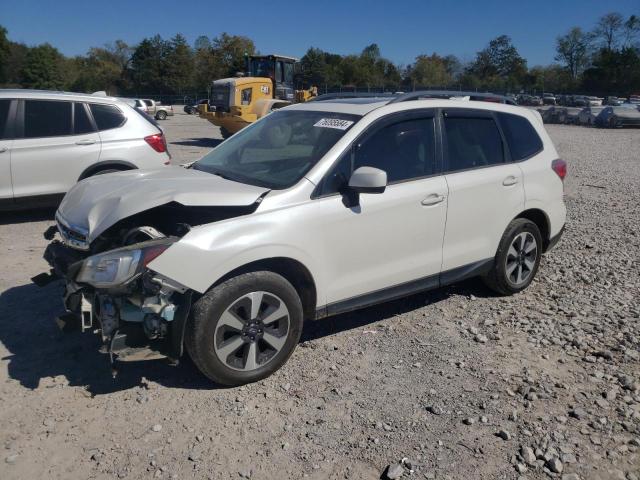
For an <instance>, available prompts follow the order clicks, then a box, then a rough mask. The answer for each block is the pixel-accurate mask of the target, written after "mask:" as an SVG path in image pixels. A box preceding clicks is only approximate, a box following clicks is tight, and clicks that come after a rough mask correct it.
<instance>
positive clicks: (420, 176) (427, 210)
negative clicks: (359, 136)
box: [314, 112, 447, 308]
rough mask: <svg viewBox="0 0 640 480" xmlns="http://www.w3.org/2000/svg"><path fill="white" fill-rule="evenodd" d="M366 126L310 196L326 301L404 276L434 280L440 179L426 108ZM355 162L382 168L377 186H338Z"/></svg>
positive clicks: (442, 216)
mask: <svg viewBox="0 0 640 480" xmlns="http://www.w3.org/2000/svg"><path fill="white" fill-rule="evenodd" d="M370 132H371V133H369V134H366V136H365V137H364V139H363V140H362V141H358V144H357V145H356V146H354V147H353V148H352V149H350V151H349V152H346V153H345V155H343V157H342V158H341V159H340V160H339V161H338V162H337V164H336V165H335V166H334V167H333V169H332V170H331V171H330V173H329V174H328V175H327V176H326V177H325V180H324V181H323V182H322V184H321V186H320V191H319V198H317V199H316V200H315V201H317V202H319V205H318V207H319V208H317V209H316V210H314V211H316V212H318V215H319V218H318V219H317V224H318V225H322V229H321V231H319V233H318V234H319V235H321V236H322V238H323V239H324V244H325V248H326V250H327V253H326V257H325V258H328V259H329V261H328V262H327V264H326V265H325V269H326V270H325V275H326V277H325V278H329V279H331V281H330V282H328V287H327V298H326V301H327V303H328V304H330V305H331V304H336V303H338V302H344V301H350V300H353V299H354V298H356V299H357V297H360V296H363V295H366V294H370V295H376V294H377V293H380V294H381V295H382V296H385V293H384V292H385V291H387V292H388V291H389V289H393V288H394V287H395V288H402V285H403V284H408V282H413V283H412V285H422V286H423V287H424V288H430V287H434V286H437V284H438V274H439V272H440V267H441V263H442V238H443V234H444V227H445V220H446V212H447V186H446V182H445V179H444V177H442V176H441V175H440V174H439V165H438V162H437V158H438V156H437V153H438V151H437V148H436V142H435V138H436V135H435V122H434V117H433V114H432V113H429V112H426V113H425V112H421V114H420V115H419V116H417V117H416V116H415V114H414V115H413V116H406V115H405V116H403V117H402V118H396V119H386V120H385V123H384V124H382V125H380V124H379V125H377V126H375V125H374V127H373V128H372V129H370ZM361 166H371V167H376V168H379V169H382V170H384V171H385V172H386V173H387V181H388V186H387V188H386V189H385V191H384V192H383V193H379V194H360V195H358V197H359V198H356V197H355V196H354V195H350V194H349V192H348V190H345V185H346V183H347V181H348V178H349V177H350V175H351V172H352V171H353V170H355V169H357V168H359V167H361ZM339 192H342V193H339ZM322 204H324V205H322ZM387 296H388V295H387ZM330 308H331V307H330Z"/></svg>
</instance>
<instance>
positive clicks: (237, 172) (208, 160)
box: [193, 110, 360, 189]
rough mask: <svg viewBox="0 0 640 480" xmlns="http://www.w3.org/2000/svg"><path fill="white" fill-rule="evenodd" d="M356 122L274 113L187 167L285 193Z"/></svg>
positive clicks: (343, 116) (324, 114) (321, 115)
mask: <svg viewBox="0 0 640 480" xmlns="http://www.w3.org/2000/svg"><path fill="white" fill-rule="evenodd" d="M359 118H360V117H359V116H357V115H348V114H342V113H333V112H318V111H301V110H297V111H296V110H293V111H291V110H279V111H275V112H272V113H270V114H269V115H267V116H266V117H265V118H264V119H263V120H261V121H259V122H256V123H254V124H252V125H250V126H248V127H246V128H244V129H243V130H241V131H240V132H238V133H236V134H235V135H233V136H232V137H231V138H229V139H228V140H226V141H224V142H222V143H221V144H220V145H219V146H218V147H216V148H215V149H213V150H212V151H211V152H209V153H208V154H207V155H205V156H204V157H202V158H201V159H200V160H198V161H197V162H196V163H195V164H194V165H193V168H194V169H196V170H202V171H205V172H209V173H212V174H214V175H219V176H221V177H223V178H227V179H229V180H233V181H236V182H241V183H248V184H250V185H257V186H262V187H267V188H273V189H283V188H289V187H291V186H293V185H295V184H296V183H297V182H298V181H299V180H300V179H301V178H302V177H303V176H304V175H305V174H306V173H307V172H308V171H309V170H310V169H311V168H312V167H313V166H314V165H315V164H316V163H317V162H318V160H320V159H321V158H322V157H323V156H324V154H325V153H327V151H328V150H329V149H330V148H331V147H332V146H333V145H335V143H336V142H337V141H338V140H340V139H341V138H342V136H343V135H344V134H345V133H346V132H347V131H348V130H349V129H350V128H351V127H352V126H353V124H355V123H356V122H357V121H358V120H359Z"/></svg>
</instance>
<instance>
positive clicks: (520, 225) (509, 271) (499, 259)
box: [484, 218, 542, 295]
mask: <svg viewBox="0 0 640 480" xmlns="http://www.w3.org/2000/svg"><path fill="white" fill-rule="evenodd" d="M541 255H542V235H541V234H540V230H539V229H538V226H537V225H536V224H535V223H533V222H532V221H531V220H527V219H526V218H516V219H515V220H513V221H512V222H511V223H510V224H509V226H507V229H506V230H505V232H504V234H503V235H502V239H501V240H500V245H499V246H498V251H497V252H496V256H495V260H494V265H493V267H492V269H491V271H490V272H489V274H488V275H487V276H486V277H484V282H485V284H486V285H487V286H488V287H489V288H491V289H492V290H494V291H496V292H498V293H500V294H502V295H511V294H514V293H517V292H520V291H522V290H524V289H525V288H527V287H528V286H529V284H530V283H531V282H532V281H533V278H534V277H535V275H536V272H537V271H538V266H539V265H540V257H541Z"/></svg>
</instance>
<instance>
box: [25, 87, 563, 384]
mask: <svg viewBox="0 0 640 480" xmlns="http://www.w3.org/2000/svg"><path fill="white" fill-rule="evenodd" d="M419 96H420V95H419V94H418V93H411V94H405V95H401V96H398V97H396V98H393V99H391V100H390V99H389V98H352V99H341V100H331V101H321V100H320V101H312V102H307V103H303V104H297V105H293V106H289V107H286V108H283V109H281V110H278V111H275V112H273V113H270V114H269V115H267V116H265V117H264V118H263V119H261V120H259V121H257V122H255V123H254V124H252V125H251V126H249V127H247V128H245V129H244V130H242V131H240V132H239V133H237V134H235V135H234V136H233V137H231V138H230V139H228V140H226V141H224V142H222V143H221V144H220V145H218V146H217V147H216V148H215V149H214V150H212V151H211V152H210V153H208V154H207V155H205V156H204V157H203V158H202V159H200V160H199V161H197V162H195V163H194V164H193V165H192V166H191V167H190V168H188V169H182V168H179V167H172V168H169V169H165V170H161V171H156V172H141V173H139V174H138V173H134V172H123V173H119V174H114V175H108V176H105V177H96V178H91V179H88V180H85V181H84V182H82V183H80V184H78V185H77V186H76V187H74V188H72V189H71V191H70V192H69V193H68V194H67V196H66V197H65V199H64V200H63V202H62V204H61V205H60V208H59V209H58V212H57V214H56V219H57V221H58V225H57V228H56V227H52V229H50V230H49V231H48V232H47V233H46V235H45V236H46V237H47V238H49V239H52V238H53V237H54V236H55V235H56V233H58V234H59V235H60V238H61V241H58V240H55V241H53V242H52V243H51V244H50V245H49V246H48V248H47V251H46V252H45V258H46V259H47V260H48V261H49V263H50V264H51V265H52V267H53V269H54V272H55V273H56V274H57V275H59V276H62V277H64V278H65V279H66V285H67V287H66V288H67V290H66V294H65V305H66V307H67V309H68V311H69V312H71V315H69V316H68V317H67V320H68V321H71V320H72V319H74V318H78V319H81V321H82V325H83V327H84V328H85V329H93V328H96V327H99V328H100V331H101V332H102V338H103V341H104V342H105V344H106V350H108V351H109V352H110V353H111V354H112V355H111V357H112V358H113V357H114V356H117V355H119V356H120V358H122V357H124V358H126V357H127V356H128V355H130V354H131V352H132V351H133V350H132V349H133V345H134V340H133V339H134V338H138V339H139V338H140V337H141V336H142V338H144V342H143V345H140V347H139V348H147V347H150V348H152V349H153V350H155V351H156V352H160V353H162V354H164V355H166V356H168V357H171V358H174V359H177V358H178V357H180V355H182V348H183V344H184V345H185V346H186V349H187V351H188V352H189V354H190V356H191V357H192V359H193V361H194V363H195V364H196V365H197V367H198V368H199V369H200V370H201V371H202V372H203V373H204V374H205V375H206V376H208V377H209V378H211V379H213V380H215V381H217V382H220V383H224V384H231V385H233V384H242V383H246V382H252V381H256V380H259V379H262V378H265V377H266V376H267V375H270V374H271V373H272V372H274V371H275V370H277V369H278V368H279V367H280V366H281V365H283V363H284V362H285V361H286V360H287V358H288V357H289V356H290V355H291V353H292V352H293V349H294V348H295V346H296V344H297V343H298V340H299V338H300V332H301V330H302V325H303V320H305V319H314V318H320V317H324V316H327V315H334V314H337V313H342V312H348V311H351V310H354V309H357V308H361V307H365V306H369V305H373V304H376V303H379V302H383V301H386V300H390V299H395V298H399V297H403V296H406V295H409V294H413V293H416V292H419V291H423V290H428V289H432V288H437V287H440V286H443V285H447V284H451V283H453V282H456V281H459V280H462V279H465V278H469V277H473V276H481V277H483V278H484V280H485V282H486V283H487V285H489V286H490V287H491V288H492V289H494V290H495V291H497V292H498V293H500V294H513V293H516V292H519V291H521V290H523V289H524V288H526V287H527V286H528V285H529V284H530V283H531V281H532V280H533V278H534V276H535V274H536V271H537V270H538V266H539V263H540V259H541V256H542V253H543V252H545V251H547V250H548V249H549V248H551V247H552V246H553V245H554V244H555V243H556V242H557V241H558V239H559V238H560V235H561V233H562V231H563V228H564V223H565V214H566V210H565V205H564V201H563V179H564V177H565V174H566V164H565V163H564V162H563V161H562V160H560V159H559V158H558V154H557V152H556V150H555V148H554V146H553V144H552V143H551V140H550V138H549V136H548V135H547V133H546V131H545V129H544V127H543V125H542V120H541V118H540V115H539V114H538V113H537V112H534V111H532V110H528V109H524V108H521V107H514V106H509V105H502V104H497V103H489V102H480V101H463V100H446V99H427V100H425V99H418V97H419ZM50 278H51V277H50V276H48V275H47V274H42V275H41V276H39V277H36V278H34V281H36V283H46V282H47V281H48V280H49V279H50ZM140 332H144V333H143V334H141V333H140Z"/></svg>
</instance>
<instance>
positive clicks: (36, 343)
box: [0, 282, 216, 395]
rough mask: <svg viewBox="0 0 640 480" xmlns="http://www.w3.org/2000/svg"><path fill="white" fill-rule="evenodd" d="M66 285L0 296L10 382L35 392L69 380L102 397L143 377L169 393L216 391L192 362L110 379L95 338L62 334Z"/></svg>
mask: <svg viewBox="0 0 640 480" xmlns="http://www.w3.org/2000/svg"><path fill="white" fill-rule="evenodd" d="M62 290H63V287H62V284H61V282H53V283H51V284H49V285H47V286H46V287H44V288H39V287H37V286H35V285H33V284H27V285H21V286H19V287H14V288H10V289H9V290H7V291H5V292H3V293H2V294H1V295H0V342H1V343H2V344H3V345H4V346H5V348H6V349H7V350H8V351H9V355H7V356H6V357H3V358H2V359H1V360H3V361H5V362H7V363H8V365H7V370H8V373H9V377H10V378H12V379H14V380H17V381H19V382H20V384H21V385H22V386H24V387H26V388H29V389H36V388H37V387H38V385H39V384H40V381H41V380H43V379H46V378H48V377H55V376H58V375H62V376H64V377H65V378H66V379H67V381H68V383H69V385H71V386H80V387H86V390H87V391H88V392H89V393H91V394H92V395H102V394H107V393H112V392H116V391H120V390H127V389H130V388H133V387H136V386H142V385H143V377H144V378H146V379H148V380H150V381H154V382H157V383H159V384H161V385H163V386H165V387H169V388H186V389H207V390H212V389H215V388H216V386H215V385H214V384H212V383H211V382H210V381H208V380H207V379H206V378H205V377H204V376H202V375H201V374H200V373H199V372H198V371H197V370H196V368H195V367H194V366H193V365H192V364H191V362H190V360H189V359H188V357H187V356H185V357H184V359H183V360H184V361H181V362H180V364H179V365H178V366H176V367H173V366H170V365H169V364H168V363H167V362H166V361H164V360H155V361H147V362H135V363H134V362H131V363H122V364H121V369H120V373H119V374H118V376H117V377H116V378H115V379H114V378H112V376H111V370H110V366H109V360H108V357H107V355H104V354H101V353H99V352H98V348H99V347H100V340H99V337H98V336H97V335H94V334H93V333H90V332H87V333H84V334H83V333H80V332H71V333H63V332H61V331H60V330H59V329H58V327H57V326H56V324H55V321H54V319H55V317H56V316H57V315H60V314H61V313H63V308H62V304H61V301H60V299H61V294H62Z"/></svg>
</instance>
